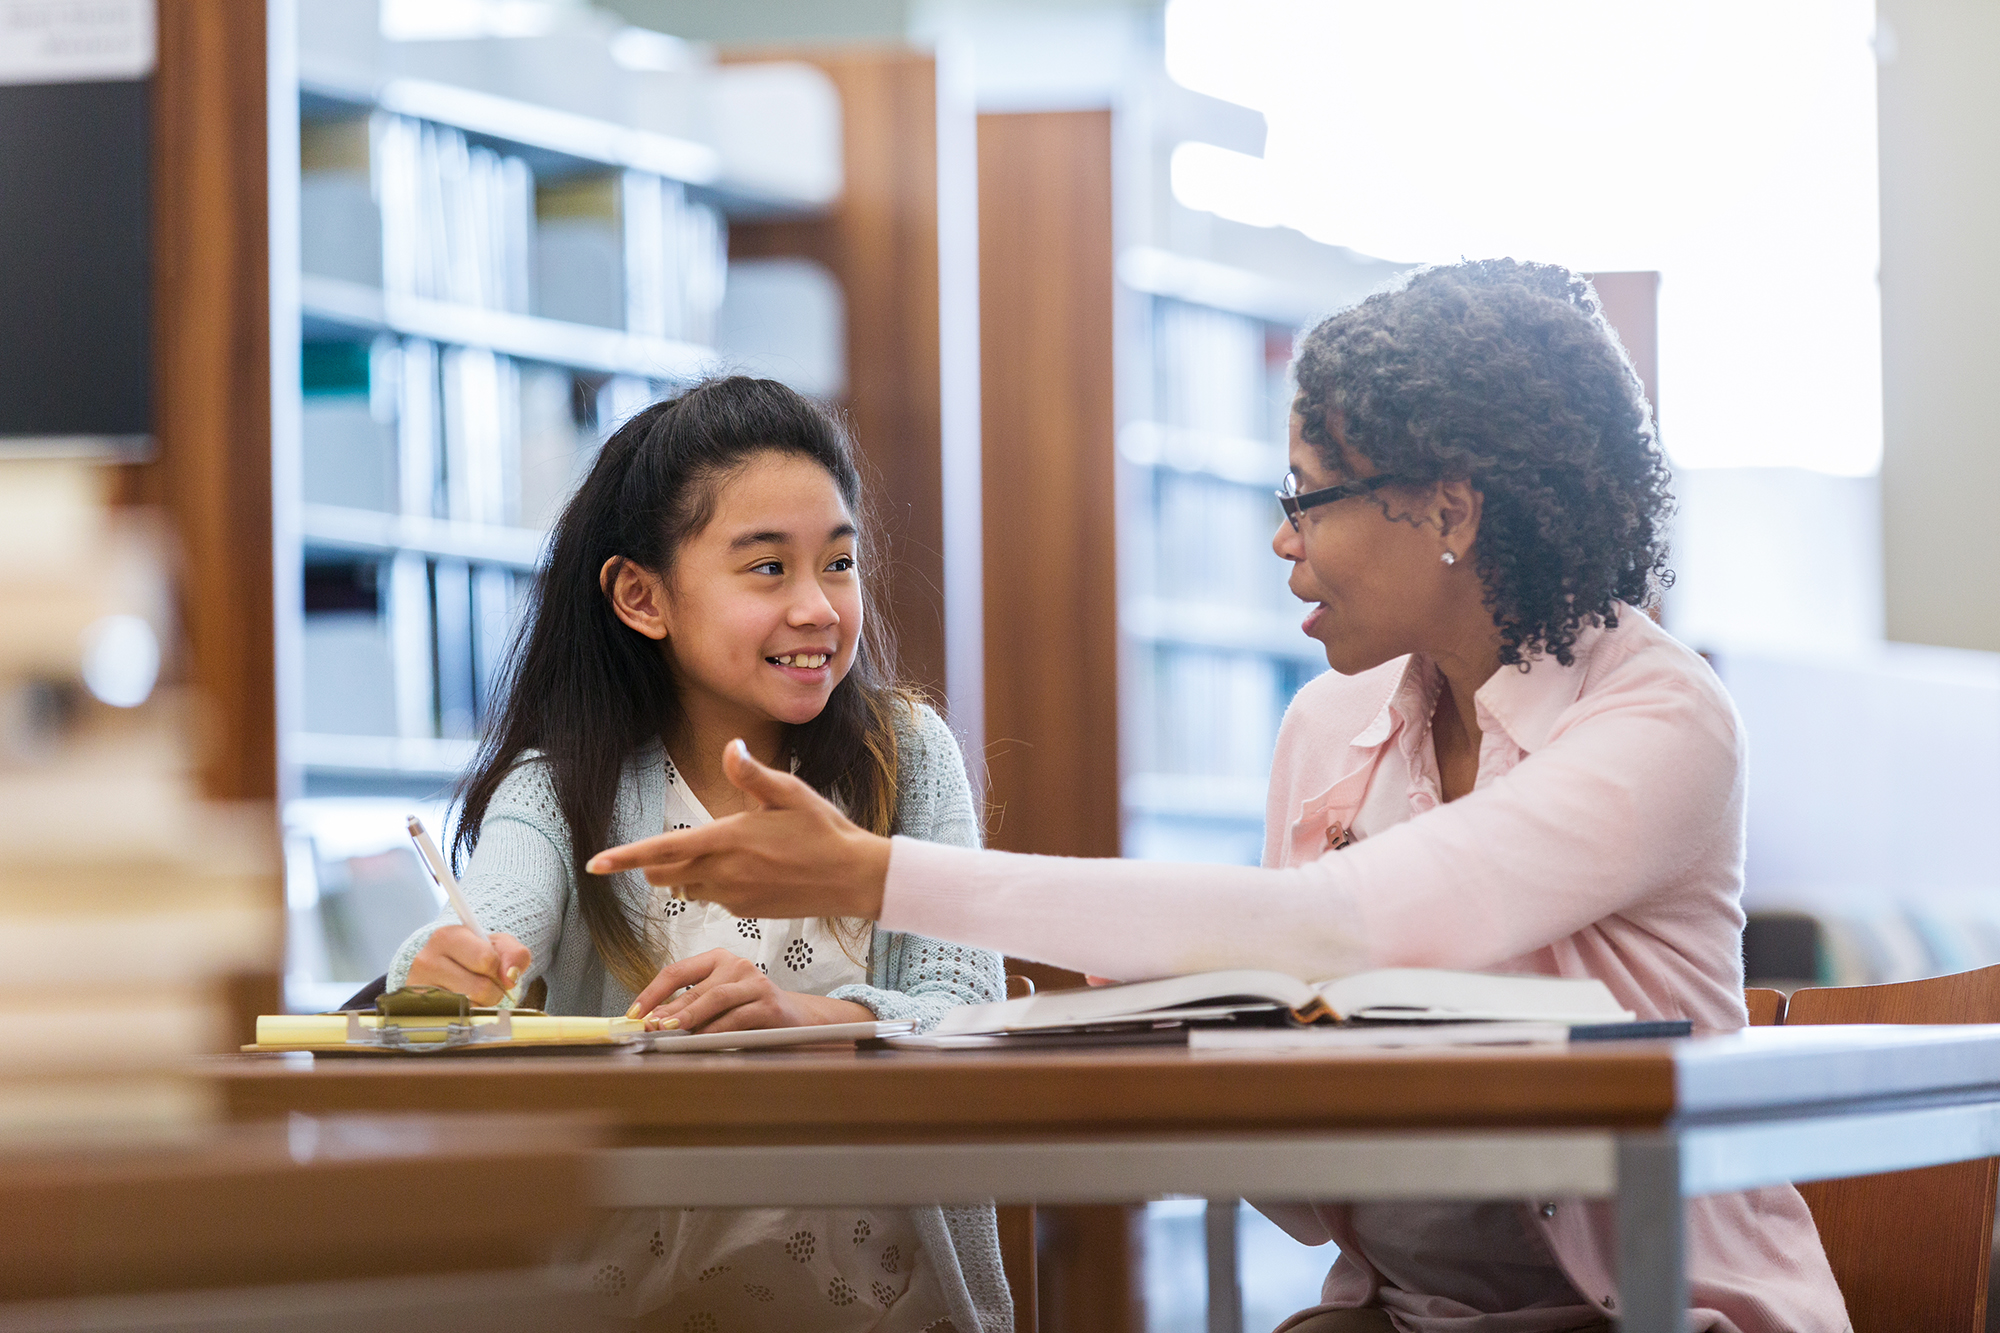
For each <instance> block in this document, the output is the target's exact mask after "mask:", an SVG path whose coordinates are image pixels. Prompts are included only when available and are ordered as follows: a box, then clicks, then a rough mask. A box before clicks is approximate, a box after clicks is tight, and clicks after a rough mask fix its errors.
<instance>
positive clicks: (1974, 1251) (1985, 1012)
mask: <svg viewBox="0 0 2000 1333" xmlns="http://www.w3.org/2000/svg"><path fill="white" fill-rule="evenodd" d="M1784 1021H1785V1024H1786V1026H1788V1027H1792V1026H1798V1025H1800V1024H1815V1023H2000V966H1994V967H1985V968H1980V969H1979V970H1977V971H1973V972H1960V973H1957V974H1956V975H1953V976H1948V977H1933V978H1930V979H1928V980H1925V981H1904V982H1896V983H1893V984H1890V985H1885V986H1828V987H1820V988H1814V989H1808V990H1798V991H1793V992H1792V997H1791V1000H1790V1001H1789V1002H1788V1003H1787V1004H1786V1005H1785V1010H1784ZM1997 1185H2000V1159H1996V1158H1991V1157H1989V1158H1985V1159H1982V1160H1980V1161H1975V1162H1955V1163H1952V1164H1951V1165H1949V1166H1933V1167H1926V1168H1925V1169H1923V1170H1921V1171H1894V1172H1890V1173H1889V1174H1887V1175H1879V1176H1857V1177H1855V1178H1854V1179H1851V1180H1823V1181H1815V1182H1813V1183H1811V1184H1807V1185H1801V1186H1800V1187H1799V1192H1800V1193H1801V1194H1803V1195H1805V1197H1806V1203H1807V1204H1808V1205H1809V1206H1810V1207H1811V1208H1812V1214H1813V1220H1814V1221H1815V1222H1817V1223H1818V1224H1819V1234H1820V1240H1821V1241H1822V1242H1823V1243H1824V1244H1825V1246H1826V1257H1827V1261H1828V1262H1829V1263H1831V1264H1832V1265H1833V1275H1834V1277H1835V1278H1836V1279H1838V1280H1839V1282H1840V1290H1841V1294H1842V1295H1843V1296H1845V1297H1846V1298H1847V1317H1848V1319H1849V1321H1850V1322H1851V1324H1852V1326H1853V1329H1854V1333H1891V1330H1894V1331H1896V1333H1901V1331H1902V1330H1907V1329H1918V1328H1921V1329H1927V1330H1934V1331H1935V1333H1984V1330H1985V1328H1986V1281H1987V1274H1988V1272H1989V1269H1990V1265H1991V1263H1992V1250H1993V1202H1994V1190H1995V1188H1996V1186H1997Z"/></svg>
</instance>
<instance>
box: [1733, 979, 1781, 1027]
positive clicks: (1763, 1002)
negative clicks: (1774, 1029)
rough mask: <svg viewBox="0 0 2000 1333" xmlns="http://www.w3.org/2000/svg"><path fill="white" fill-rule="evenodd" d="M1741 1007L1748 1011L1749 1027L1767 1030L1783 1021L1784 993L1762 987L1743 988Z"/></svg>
mask: <svg viewBox="0 0 2000 1333" xmlns="http://www.w3.org/2000/svg"><path fill="white" fill-rule="evenodd" d="M1743 1007H1744V1008H1746V1009H1748V1010H1749V1011H1750V1026H1751V1027H1753V1028H1767V1027H1771V1026H1773V1025H1775V1024H1778V1023H1782V1022H1784V1021H1785V993H1784V992H1783V991H1781V990H1766V989H1765V988H1764V987H1762V986H1745V987H1744V988H1743Z"/></svg>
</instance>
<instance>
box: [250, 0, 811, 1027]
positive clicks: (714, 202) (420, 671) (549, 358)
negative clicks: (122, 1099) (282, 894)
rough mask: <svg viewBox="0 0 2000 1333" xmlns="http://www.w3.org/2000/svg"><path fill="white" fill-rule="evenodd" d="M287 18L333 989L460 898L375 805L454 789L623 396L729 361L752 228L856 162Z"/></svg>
mask: <svg viewBox="0 0 2000 1333" xmlns="http://www.w3.org/2000/svg"><path fill="white" fill-rule="evenodd" d="M270 12H271V13H272V15H273V26H272V31H271V33H270V41H269V52H270V61H269V66H270V67H269V126H270V143H269V154H268V158H269V190H270V220H271V237H272V248H271V258H270V274H271V310H272V334H271V337H272V344H273V362H272V364H273V382H272V430H271V447H272V465H271V467H272V479H273V481H272V494H273V516H272V529H273V531H274V534H275V537H274V550H273V557H274V558H273V565H274V569H275V573H276V594H275V607H274V612H275V621H276V634H275V637H276V648H275V652H274V657H275V664H276V665H275V674H276V678H277V714H278V737H277V740H278V744H277V751H278V756H277V760H278V762H277V768H278V773H277V777H278V782H277V786H278V790H279V793H280V795H281V799H282V801H283V804H284V808H285V812H286V820H285V823H286V853H287V855H286V861H287V881H288V888H287V895H288V905H289V908H290V922H291V938H292V943H291V950H290V962H289V965H288V989H289V990H290V992H291V1000H292V1003H293V1004H294V1005H295V1006H297V1005H301V1004H303V1005H309V1006H316V1005H324V1004H330V1003H335V1002H337V1001H338V1000H339V999H341V998H343V997H344V995H345V994H347V993H348V992H349V991H351V990H352V989H353V987H354V985H356V984H358V983H359V982H361V981H365V980H367V978H368V977H369V976H372V975H373V974H374V973H375V972H377V971H379V970H380V966H381V962H382V961H383V957H385V956H386V955H385V954H384V942H385V941H386V942H388V944H389V946H392V945H393V942H394V940H396V939H400V938H401V937H402V935H403V934H406V933H407V930H408V929H409V928H411V927H413V926H414V925H416V924H419V923H420V922H421V921H423V920H425V919H428V917H429V916H430V915H431V913H432V911H433V910H434V903H435V898H434V895H433V891H432V890H431V888H430V886H429V885H428V883H427V882H426V880H425V879H424V877H423V875H422V872H421V871H420V870H419V869H418V868H417V866H416V864H415V862H414V860H413V858H411V857H409V856H408V855H407V849H406V848H402V847H399V846H397V845H396V843H395V841H394V840H385V839H384V838H383V837H380V836H377V829H378V826H379V827H380V828H391V829H399V828H400V815H399V814H398V815H397V817H396V818H394V819H391V818H390V815H392V814H396V813H397V812H401V811H407V810H408V809H420V810H421V811H422V813H423V814H424V815H425V817H426V818H427V819H435V818H437V817H438V816H439V815H441V814H442V813H443V812H442V809H441V807H440V806H439V805H438V803H437V801H438V798H439V796H440V795H441V794H442V793H443V791H444V790H445V789H446V788H447V787H448V785H449V784H450V783H451V781H452V780H453V779H455V778H457V777H458V776H459V775H460V774H462V773H463V772H464V770H465V768H466V765H467V764H468V762H469V761H470V760H471V758H472V756H473V753H474V749H475V746H476V738H477V736H478V735H479V731H480V727H481V725H482V723H483V722H484V721H485V719H486V715H487V710H488V707H489V705H490V703H491V701H492V697H493V686H494V682H495V680H496V677H497V675H498V670H499V667H500V663H501V661H502V657H503V654H504V651H505V648H506V646H507V644H508V642H509V640H510V638H511V636H512V634H513V633H514V632H515V630H516V629H517V628H518V618H519V612H520V609H521V606H522V602H523V595H524V593H525V592H526V591H527V589H528V587H529V586H530V582H531V580H532V579H533V578H534V575H535V570H536V568H537V565H538V563H539V561H540V558H541V556H542V554H543V551H544V548H545V546H546V543H547V530H548V526H549V524H550V523H551V522H552V521H553V519H554V517H555V515H556V514H557V513H558V512H559V510H560V507H561V505H562V503H563V502H564V500H565V499H566V497H567V494H568V492H569V490H570V488H571V487H572V486H573V485H574V483H575V481H576V480H577V479H579V478H580V477H581V475H582V474H583V472H584V471H585V470H586V469H587V468H588V466H589V464H590V462H591V460H592V459H593V458H594V456H595V452H596V449H597V448H598V447H599V445H601V443H602V442H603V440H604V438H605V437H606V436H607V435H608V434H609V433H610V431H611V430H612V429H614V428H615V427H616V425H617V424H618V423H619V422H620V421H622V420H623V419H624V418H625V417H627V416H628V415H630V414H631V413H632V412H633V411H635V410H637V409H638V408H640V407H642V406H644V405H645V404H646V403H648V402H650V401H652V400H654V399H655V398H657V397H659V396H661V395H663V394H666V393H669V392H672V391H673V389H674V388H675V387H676V386H678V385H681V384H684V383H686V382H688V381H690V380H692V379H694V378H697V377H699V376H700V375H702V374H704V373H708V372H709V371H710V370H712V369H715V368H717V367H718V366H720V365H723V364H726V363H727V360H728V358H726V357H725V356H724V355H723V354H722V353H720V352H718V350H717V347H716V343H717V320H718V316H719V315H720V314H721V310H722V303H723V300H724V298H725V294H726V291H727V273H728V264H729V245H730V236H731V231H732V227H733V225H735V224H738V223H741V222H743V221H745V220H752V219H754V220H756V221H757V222H759V223H762V224H764V225H772V224H774V223H793V224H797V225H805V226H810V225H813V224H814V223H815V222H816V221H817V220H818V219H821V218H823V217H825V216H826V215H827V213H828V210H829V209H830V207H832V206H833V205H834V203H835V202H836V200H837V199H838V197H839V195H840V191H841V182H842V174H841V165H842V164H841V162H840V160H839V157H840V135H839V132H838V129H837V128H836V129H835V130H834V132H833V133H832V134H831V135H829V134H828V133H827V132H826V131H827V127H826V126H825V125H818V126H812V127H806V130H801V133H800V134H799V135H798V136H796V137H799V138H801V139H804V140H809V141H811V142H813V143H817V144H819V145H821V146H822V147H830V149H831V152H832V154H833V158H832V160H831V161H830V162H829V161H827V160H824V154H822V158H821V160H818V161H816V162H812V163H809V164H808V165H809V167H810V169H808V170H803V171H795V172H793V174H792V175H791V176H789V177H787V176H785V175H784V173H782V172H773V171H772V170H770V169H769V167H770V163H769V162H768V161H766V162H761V163H756V162H753V163H752V164H751V167H752V170H750V171H749V172H744V171H739V170H737V169H736V168H737V165H738V164H737V163H736V162H735V161H733V159H732V157H731V155H730V153H729V152H727V151H724V149H725V148H726V147H727V145H726V143H725V144H724V145H723V146H721V147H719V146H717V145H716V144H712V143H708V142H702V141H698V140H696V139H694V138H687V137H679V136H676V135H673V134H668V133H662V132H659V131H657V130H654V129H647V128H641V127H638V126H636V125H634V124H626V123H620V122H618V121H615V120H610V119H605V118H602V117H597V116H591V115H586V114H580V113H579V112H578V111H577V110H575V109H574V108H573V107H563V106H556V105H545V104H541V103H538V102H536V101H531V100H526V99H525V98H522V97H514V96H503V95H500V94H499V93H496V92H494V91H492V90H491V89H490V88H482V87H473V86H459V85H457V84H454V83H451V82H445V81H440V80H437V79H431V78H422V77H409V76H408V75H407V73H406V72H405V71H404V67H406V66H407V65H409V64H410V63H411V62H412V61H413V60H417V59H418V56H413V55H412V54H411V53H410V52H409V51H408V50H401V51H399V50H395V49H392V47H391V44H390V43H388V42H386V41H384V42H374V39H373V34H372V33H363V34H361V35H362V36H363V37H365V38H366V39H367V40H366V41H364V42H362V43H360V45H361V46H362V47H363V48H364V49H368V50H372V51H373V52H374V53H375V54H374V56H373V57H372V58H373V59H374V60H375V61H376V68H375V70H374V72H373V74H372V75H371V73H370V71H369V70H368V69H367V68H366V67H365V62H363V66H362V67H357V62H356V61H355V60H354V59H352V58H351V57H352V55H353V51H352V50H349V51H347V52H346V53H345V56H346V57H349V58H335V57H340V56H341V55H342V53H341V52H339V51H334V52H332V53H331V54H329V52H328V51H325V50H316V49H314V46H313V44H312V43H311V42H309V41H301V39H300V35H299V32H298V29H297V28H295V27H288V26H287V24H288V22H289V21H291V18H292V17H296V18H297V19H299V20H304V19H306V18H315V16H311V15H306V14H304V13H303V12H302V11H291V10H289V9H288V7H286V6H283V5H278V6H273V7H272V9H271V11H270ZM315 21H318V19H317V18H315ZM509 50H510V54H508V56H507V59H509V60H517V59H518V58H519V57H520V56H521V55H523V54H530V55H531V54H533V53H532V52H529V51H528V49H527V48H526V47H519V48H509ZM418 54H419V56H421V55H422V53H418ZM573 54H574V52H573V50H572V51H570V52H569V53H568V54H564V56H563V58H565V59H569V58H572V56H573ZM424 58H429V57H424ZM419 63H420V60H419ZM502 63H503V64H504V62H502ZM711 68H715V67H711ZM697 75H700V71H697ZM705 77H706V76H705V75H702V76H701V77H692V81H691V82H690V84H689V86H690V87H694V88H697V89H700V88H709V87H711V86H712V85H713V84H715V83H719V82H720V81H719V80H711V81H707V82H704V79H705ZM757 77H759V78H762V79H764V80H766V81H767V82H768V81H770V80H773V79H775V80H777V81H780V82H783V81H785V80H790V81H791V82H792V83H794V84H797V83H798V82H800V81H801V80H804V81H806V82H808V83H812V82H814V81H817V83H816V84H815V86H814V87H811V88H808V89H806V90H805V91H804V92H803V93H799V92H798V90H797V89H794V95H793V96H791V97H790V98H789V99H787V98H785V97H782V96H781V97H778V98H776V99H775V103H776V104H781V105H785V106H791V107H802V106H803V107H808V108H810V107H813V106H816V105H818V106H824V105H826V104H828V103H831V105H832V113H831V114H832V116H833V119H834V124H835V126H836V127H837V125H838V118H839V107H838V102H837V99H836V98H835V97H834V94H833V92H832V88H831V84H830V83H829V82H828V81H827V80H826V79H825V77H824V76H823V75H821V74H818V73H817V72H815V71H812V70H810V69H808V68H806V67H804V66H802V65H799V64H797V63H795V62H794V63H790V64H787V65H785V66H783V67H782V68H767V69H763V70H762V72H761V73H759V74H758V76H757ZM821 85H823V86H821ZM779 128H780V129H781V130H782V129H783V128H785V127H779ZM807 130H809V131H810V132H807ZM725 138H726V136H725ZM287 349H290V353H289V354H288V353H287ZM378 955H381V956H378Z"/></svg>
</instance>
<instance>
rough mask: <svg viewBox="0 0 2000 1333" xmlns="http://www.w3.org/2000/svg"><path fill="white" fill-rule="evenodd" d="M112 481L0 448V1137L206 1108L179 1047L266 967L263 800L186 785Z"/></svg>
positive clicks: (154, 1126) (219, 1043)
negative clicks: (241, 983) (235, 798)
mask: <svg viewBox="0 0 2000 1333" xmlns="http://www.w3.org/2000/svg"><path fill="white" fill-rule="evenodd" d="M108 480H109V478H108V474H107V472H106V470H105V469H104V468H102V467H100V466H98V465H96V464H92V463H88V462H83V461H78V460H69V459H13V458H0V624H4V626H5V630H4V632H0V943H4V946H5V949H4V953H5V959H4V965H0V1144H5V1143H15V1144H36V1143H42V1142H48V1141H55V1140H67V1139H77V1138H82V1139H86V1140H96V1139H111V1140H125V1139H156V1138H158V1137H160V1136H162V1135H163V1134H165V1135H172V1134H179V1133H184V1132H186V1131H189V1130H191V1129H194V1128H197V1127H199V1126H200V1125H202V1124H204V1123H206V1122H207V1121H208V1120H210V1119H211V1118H212V1116H213V1112H214V1108H213V1106H212V1105H211V1101H210V1093H209V1092H208V1091H207V1090H206V1087H205V1085H204V1084H203V1083H202V1082H201V1081H199V1080H198V1079H197V1078H196V1077H195V1076H194V1074H193V1072H192V1071H191V1069H190V1068H189V1067H188V1060H189V1057H191V1056H194V1055H197V1054H200V1053H202V1052H209V1051H217V1050H222V1049H225V1048H226V1047H227V1046H228V1045H229V1044H230V1042H231V1041H232V1040H233V1036H234V1034H233V1033H232V1031H231V1023H230V1017H231V1015H230V1012H229V1008H228V997H227V991H228V988H229V984H230V982H231V980H232V979H233V978H238V977H244V976H250V975H255V974H258V973H263V974H270V973H272V972H275V971H276V969H277V958H278V944H279V941H278V932H279V907H280V902H281V892H280V889H279V882H278V878H277V859H276V831H275V822H274V819H273V811H272V808H271V807H270V806H269V805H268V804H263V803H251V804H248V805H235V804H225V803H219V802H214V801H208V800H204V799H203V798H202V796H201V794H200V792H199V790H198V787H197V784H196V778H195V773H194V761H195V758H196V755H195V747H194V745H193V734H194V728H195V724H196V722H197V721H198V718H197V717H196V716H195V713H196V709H195V708H194V706H193V704H192V701H191V700H190V699H189V697H188V696H187V695H186V693H185V692H184V691H179V690H173V689H156V688H155V685H156V681H157V679H158V677H159V674H160V669H161V666H162V655H163V654H162V646H161V645H162V644H163V643H167V642H170V636H169V635H168V633H167V629H166V627H167V625H168V623H169V612H168V595H167V578H166V565H165V561H164V558H163V554H162V543H161V541H160V540H159V538H158V535H157V534H156V533H154V532H152V531H151V530H150V528H149V526H148V524H147V523H146V521H145V519H144V516H142V515H136V514H132V513H129V512H123V511H119V510H115V509H112V508H111V507H109V506H108V505H107V504H106V503H105V489H106V486H107V484H108Z"/></svg>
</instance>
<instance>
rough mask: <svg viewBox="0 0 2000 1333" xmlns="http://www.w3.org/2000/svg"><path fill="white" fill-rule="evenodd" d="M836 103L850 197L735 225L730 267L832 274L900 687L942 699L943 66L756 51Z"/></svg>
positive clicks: (915, 59) (871, 50)
mask: <svg viewBox="0 0 2000 1333" xmlns="http://www.w3.org/2000/svg"><path fill="white" fill-rule="evenodd" d="M741 58H743V59H746V60H771V59H794V60H804V61H806V62H807V63H809V64H812V65H816V66H818V67H819V68H820V69H822V70H824V71H825V72H826V74H827V76H828V77H829V78H831V79H832V80H833V83H834V86H835V87H836V88H837V89H838V90H839V92H840V101H841V121H842V127H843V134H842V138H843V148H842V165H843V168H844V171H845V176H846V184H845V188H844V189H843V191H842V193H841V197H840V200H839V202H838V203H837V204H835V206H834V207H833V208H832V209H831V210H830V211H829V212H828V214H827V215H826V216H825V217H823V218H811V219H806V220H799V221H782V222H738V223H735V224H733V225H732V227H731V229H730V237H729V253H730V257H731V258H732V259H758V258H769V257H773V256H780V255H796V256H802V257H804V258H807V259H812V260H816V261H818V262H819V263H821V264H824V265H825V266H826V267H827V268H828V269H829V270H830V271H831V272H832V273H833V275H834V277H835V278H837V279H838V280H839V282H840V285H841V287H842V289H843V292H844V294H845V297H846V301H847V401H846V407H847V411H848V416H849V420H850V421H851V423H852V425H853V428H854V433H855V437H856V440H857V442H858V443H859V445H860V447H861V453H862V456H863V458H864V459H865V460H866V461H867V464H868V467H869V470H870V472H871V473H872V475H871V476H870V477H869V482H870V486H871V489H873V491H874V493H875V496H876V501H877V506H878V510H879V512H878V515H877V517H878V519H879V520H880V524H881V528H882V530H883V532H884V533H885V535H886V536H887V538H888V546H889V562H888V567H887V570H886V580H885V581H886V583H887V593H886V595H885V596H884V597H883V598H882V599H881V604H882V605H883V606H884V607H885V608H886V609H887V610H888V613H889V615H890V616H891V617H892V619H893V621H894V623H895V627H896V633H897V640H898V646H899V649H900V656H901V660H902V674H903V677H904V679H906V680H909V681H911V682H912V683H914V684H917V685H920V686H922V687H924V688H925V689H928V690H930V691H932V692H933V693H934V694H935V695H936V696H937V697H938V698H940V699H941V698H943V696H944V689H945V602H944V588H945V575H944V549H945V542H944V477H943V419H942V404H941V393H942V386H941V378H940V363H939V350H938V174H937V148H938V139H937V114H938V111H937V65H936V62H935V61H934V60H932V58H931V57H930V56H928V55H925V54H923V53H920V52H917V51H911V50H904V49H900V48H878V47H855V48H851V49H832V50H814V51H757V52H749V53H744V54H743V56H742V57H741Z"/></svg>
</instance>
